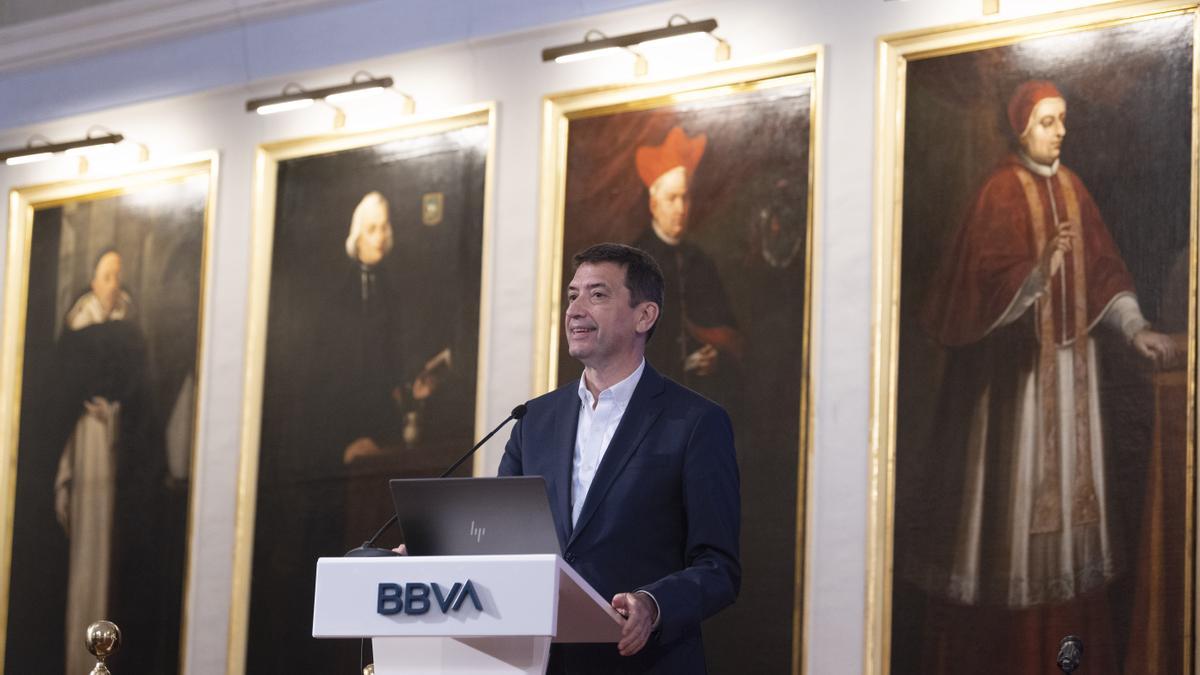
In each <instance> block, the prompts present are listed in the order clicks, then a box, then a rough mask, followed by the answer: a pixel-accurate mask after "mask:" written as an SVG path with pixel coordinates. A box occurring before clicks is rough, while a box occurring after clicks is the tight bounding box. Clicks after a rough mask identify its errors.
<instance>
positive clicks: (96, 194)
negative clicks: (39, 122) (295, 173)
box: [0, 153, 217, 673]
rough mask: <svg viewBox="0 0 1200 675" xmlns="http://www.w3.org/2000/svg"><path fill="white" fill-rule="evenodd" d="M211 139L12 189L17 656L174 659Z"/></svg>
mask: <svg viewBox="0 0 1200 675" xmlns="http://www.w3.org/2000/svg"><path fill="white" fill-rule="evenodd" d="M216 166H217V160H216V156H215V154H214V153H208V154H204V155H197V156H194V157H190V158H187V159H185V160H183V161H180V162H174V163H171V164H158V165H146V166H144V167H141V168H139V169H136V170H134V171H132V172H129V173H124V174H120V175H108V176H104V177H95V178H81V179H75V180H69V181H65V182H60V183H53V184H47V185H38V186H33V187H28V188H18V189H15V190H13V191H12V192H11V193H10V196H9V207H10V208H9V232H8V252H7V258H6V265H7V270H6V278H5V295H4V338H3V353H2V355H0V457H2V458H0V474H2V475H0V509H3V515H0V605H3V607H4V608H5V611H4V613H3V614H2V615H0V616H3V629H2V630H0V636H2V639H3V643H2V644H3V663H4V672H5V673H35V672H36V673H83V672H87V671H88V670H90V669H91V668H92V666H94V665H95V663H96V660H95V658H94V657H92V656H91V655H90V654H88V652H87V650H86V648H85V646H84V636H85V631H86V629H87V627H88V625H89V624H91V623H92V622H94V621H97V620H99V619H110V620H112V621H113V622H115V623H116V624H117V625H118V626H120V628H121V629H122V630H123V631H124V632H125V635H126V636H127V637H128V638H129V639H128V641H127V643H126V646H125V647H124V648H123V649H122V650H121V651H120V652H119V653H118V654H117V655H116V656H114V657H113V659H112V666H113V668H114V669H117V670H120V669H124V670H128V671H130V672H154V673H177V672H179V671H180V668H181V664H182V662H183V647H184V645H183V643H182V636H183V633H184V630H183V627H184V625H185V620H184V617H185V616H186V612H185V604H186V603H185V598H186V596H187V587H188V579H189V572H188V564H187V560H188V532H190V530H191V528H190V513H191V496H192V494H193V490H192V477H193V476H194V475H195V472H194V471H193V466H194V458H195V454H196V453H195V447H196V414H197V405H198V404H197V402H198V401H199V400H201V397H200V395H199V393H200V391H201V387H202V379H203V378H202V377H201V374H202V373H203V372H204V366H203V359H202V350H201V348H200V336H201V335H202V333H203V330H202V327H201V324H202V321H201V319H202V317H203V315H204V312H203V307H204V303H203V299H204V297H205V282H206V278H207V276H208V255H207V251H208V245H209V243H208V242H209V241H210V238H211V229H212V225H211V224H212V216H213V204H214V199H215V186H216V170H217V169H216Z"/></svg>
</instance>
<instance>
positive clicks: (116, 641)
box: [87, 619, 121, 675]
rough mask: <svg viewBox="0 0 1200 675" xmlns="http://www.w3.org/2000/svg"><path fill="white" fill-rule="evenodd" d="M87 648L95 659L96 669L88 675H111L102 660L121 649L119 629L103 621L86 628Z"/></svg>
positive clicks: (115, 625)
mask: <svg viewBox="0 0 1200 675" xmlns="http://www.w3.org/2000/svg"><path fill="white" fill-rule="evenodd" d="M87 648H88V651H89V652H91V653H92V656H95V657H96V667H95V668H92V672H91V673H89V675H112V673H111V672H110V671H109V670H108V666H106V665H104V660H105V659H107V658H108V657H110V656H112V655H113V654H114V653H116V651H117V650H118V649H120V648H121V629H120V628H117V624H115V623H113V622H111V621H104V620H103V619H102V620H100V621H97V622H96V623H93V624H92V625H90V626H88V628H87Z"/></svg>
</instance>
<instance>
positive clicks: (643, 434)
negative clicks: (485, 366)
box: [500, 363, 741, 673]
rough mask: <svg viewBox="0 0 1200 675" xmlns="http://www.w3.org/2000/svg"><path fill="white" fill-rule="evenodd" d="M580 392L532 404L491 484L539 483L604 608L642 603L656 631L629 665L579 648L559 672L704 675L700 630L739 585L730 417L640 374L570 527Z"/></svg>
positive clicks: (570, 559) (568, 551) (653, 375)
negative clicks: (653, 609) (637, 599)
mask: <svg viewBox="0 0 1200 675" xmlns="http://www.w3.org/2000/svg"><path fill="white" fill-rule="evenodd" d="M578 387H579V383H578V381H575V382H571V383H569V384H567V385H565V386H563V387H560V388H559V389H557V390H555V391H553V392H550V393H549V394H546V395H544V396H541V397H539V398H536V399H534V400H532V401H530V402H529V404H528V412H527V413H526V415H525V416H524V417H523V418H522V419H521V420H520V421H518V422H517V424H516V426H515V427H514V428H513V432H512V435H511V436H510V437H509V440H508V445H507V446H506V447H505V450H504V457H503V458H502V459H501V461H500V475H502V476H533V475H539V476H542V477H543V478H545V480H546V489H547V491H548V492H549V496H550V511H551V513H552V514H553V516H554V525H555V528H556V529H557V531H558V540H559V543H560V544H561V546H562V551H563V558H564V559H565V560H566V561H567V563H568V564H570V565H571V566H572V567H573V568H575V569H576V570H577V571H578V572H579V573H580V575H581V576H583V578H584V579H586V580H587V581H588V583H590V584H592V586H593V587H595V589H596V590H597V591H598V592H599V593H600V595H601V596H603V597H604V598H605V599H609V600H611V599H612V597H613V596H614V595H616V594H617V593H620V592H623V591H635V590H645V591H647V592H649V593H651V594H652V595H653V596H654V598H655V599H656V600H657V601H658V605H659V611H660V617H661V622H660V624H659V628H658V630H657V631H656V633H655V634H654V635H653V636H651V639H650V642H649V643H648V644H647V646H646V647H645V648H644V649H643V650H642V651H641V652H639V653H638V654H636V655H634V656H632V657H621V656H620V655H619V654H618V653H617V650H616V648H615V646H614V645H599V646H592V647H589V648H586V649H585V648H583V647H580V648H579V649H578V650H576V657H577V659H578V660H577V661H576V664H575V665H570V666H569V668H568V670H569V671H570V672H603V673H617V672H629V673H701V672H704V650H703V645H702V644H701V640H700V623H701V621H703V620H704V619H706V618H708V617H710V616H712V615H713V614H715V613H716V612H717V611H719V610H720V609H722V608H723V607H725V606H727V605H729V604H731V603H732V602H733V601H734V599H735V598H736V597H737V593H738V588H739V586H740V584H741V564H740V563H739V561H738V531H739V528H740V525H741V498H740V495H739V488H738V468H737V461H736V457H735V452H734V445H733V427H732V426H731V424H730V422H729V416H728V415H727V414H726V413H725V411H724V410H723V409H722V408H721V407H720V406H718V405H717V404H715V403H713V402H712V401H709V400H707V399H705V398H703V397H702V396H700V395H699V394H697V393H695V392H693V391H691V390H689V389H687V388H685V387H682V386H680V385H679V384H676V383H675V382H672V381H671V380H669V379H667V378H665V377H663V376H662V375H660V374H658V372H657V371H655V370H654V369H653V368H651V367H650V364H649V363H647V364H646V368H645V370H644V371H643V372H642V379H641V380H640V381H639V382H638V384H637V387H636V388H635V389H634V392H633V397H632V398H631V399H630V401H629V406H628V407H627V408H626V409H625V414H624V416H623V417H622V419H621V423H620V425H619V426H618V427H617V430H616V433H615V434H614V435H613V438H612V441H611V442H610V443H609V446H608V449H607V450H606V451H605V453H604V458H603V459H602V460H601V461H600V466H599V467H598V469H597V471H596V476H595V478H594V479H593V481H592V484H591V487H590V488H589V489H588V493H587V497H586V498H585V500H584V503H583V509H582V511H581V513H580V514H579V521H578V523H577V524H576V525H575V526H574V527H572V526H571V494H570V490H571V465H572V459H573V456H574V452H575V435H576V427H577V426H578V423H579V406H580V405H581V403H580V400H579V393H578ZM570 651H571V650H567V654H566V655H565V657H566V658H567V659H568V660H569V659H570ZM584 651H586V656H585V657H583V658H578V657H580V656H581V654H582V652H584Z"/></svg>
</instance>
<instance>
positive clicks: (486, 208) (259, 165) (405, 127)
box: [227, 102, 496, 675]
mask: <svg viewBox="0 0 1200 675" xmlns="http://www.w3.org/2000/svg"><path fill="white" fill-rule="evenodd" d="M468 132H470V133H472V134H474V136H472V138H473V139H475V138H476V137H478V139H477V140H478V145H479V146H480V147H482V157H481V158H480V159H481V161H482V165H483V166H482V172H481V175H480V176H478V178H479V179H480V184H479V194H478V195H472V196H471V197H470V199H472V200H476V201H472V202H471V208H473V209H477V210H478V212H479V218H480V221H479V223H478V227H479V229H480V231H479V241H478V242H477V245H478V250H479V256H480V258H479V265H478V271H477V273H478V274H479V279H478V283H479V291H478V292H477V293H476V294H475V297H474V298H471V299H467V300H465V302H466V303H467V304H476V306H477V307H478V321H477V324H476V325H474V326H470V327H467V330H468V331H469V332H470V333H471V337H472V339H474V340H477V346H476V349H475V353H473V354H471V355H470V356H469V358H466V361H467V362H468V363H472V362H473V363H474V364H475V366H474V369H473V372H472V373H470V375H469V380H470V382H469V384H470V386H472V387H473V388H474V395H473V397H472V400H471V404H472V405H473V406H474V414H473V418H472V419H471V424H470V425H469V426H468V427H467V430H468V431H469V433H470V434H472V436H474V435H476V434H477V433H478V430H479V429H480V428H482V425H483V424H484V421H483V419H484V416H485V414H486V405H485V404H486V386H485V385H486V381H485V373H486V372H487V356H488V354H489V349H488V344H489V340H490V338H489V323H490V316H491V310H490V307H491V292H492V291H491V287H490V278H491V265H492V262H491V249H492V237H493V235H492V194H493V193H492V186H493V181H494V179H493V172H494V163H493V156H494V149H495V135H496V106H495V104H494V103H490V102H488V103H481V104H475V105H470V106H464V107H462V108H458V109H454V110H450V111H447V112H445V113H442V114H436V115H421V116H413V117H411V118H408V119H406V120H405V121H403V122H402V123H400V124H398V125H396V126H392V127H388V128H384V129H376V130H369V131H354V132H337V133H332V134H325V135H320V136H313V137H306V138H299V139H293V140H285V141H279V142H274V143H268V144H264V145H261V146H259V148H258V150H257V152H256V155H255V183H254V185H255V188H254V194H253V223H254V230H253V241H252V268H251V295H250V303H249V310H248V328H247V343H246V345H247V346H246V366H245V368H246V370H245V385H244V387H245V388H244V395H245V399H244V401H245V402H244V412H243V426H242V436H241V439H242V441H241V447H242V456H241V463H240V467H239V474H238V501H237V517H236V536H235V553H234V575H233V593H232V602H231V620H230V628H229V645H230V647H229V654H228V661H227V672H228V673H230V674H231V675H234V674H240V673H243V672H246V665H247V656H248V644H247V643H248V636H249V632H250V620H251V616H250V614H251V576H252V572H253V570H252V567H253V561H254V546H255V525H256V508H257V506H256V505H257V499H258V496H259V495H258V485H259V471H260V442H261V437H262V433H263V431H262V428H263V402H264V391H265V387H264V385H265V383H266V370H267V364H268V360H267V359H268V353H267V351H268V350H267V348H268V338H269V331H268V327H269V326H268V322H269V317H270V315H269V305H270V301H271V297H272V296H271V293H272V289H271V284H272V279H273V277H272V274H273V270H272V266H273V255H275V253H273V249H275V248H276V246H277V241H276V237H277V230H276V206H277V203H276V202H277V194H278V192H277V190H278V187H277V176H278V175H279V170H280V167H281V165H284V164H286V163H287V162H289V161H291V160H305V159H312V158H320V157H322V156H325V157H332V156H336V155H337V154H339V153H342V154H345V153H349V152H356V151H366V150H369V149H371V148H373V147H378V148H386V147H389V146H388V144H393V145H402V144H404V143H419V142H421V141H423V140H424V139H429V138H435V137H440V136H445V135H452V134H456V133H468ZM413 153H414V154H413V156H418V155H420V154H421V153H422V151H421V150H420V149H417V150H416V151H413ZM397 158H398V159H399V160H400V161H399V162H397V163H402V162H403V161H404V160H405V159H406V157H404V156H400V155H397ZM408 158H409V159H411V157H408ZM472 175H474V174H472ZM412 187H413V189H415V190H417V192H415V193H414V194H415V197H414V199H413V205H411V206H413V208H412V209H411V210H412V212H413V213H412V214H407V212H405V213H406V215H404V216H403V217H404V219H405V224H399V223H400V215H399V214H398V212H397V208H396V207H394V206H393V207H391V209H390V211H391V219H392V221H393V222H394V223H397V225H395V226H393V227H394V228H398V227H408V224H407V221H408V220H413V221H414V222H415V225H412V227H414V228H421V229H422V230H423V231H425V232H432V231H435V230H437V229H438V228H440V227H443V225H442V223H443V218H444V219H445V220H447V221H453V220H454V219H460V220H461V219H462V218H463V217H464V216H462V215H461V214H460V213H458V212H452V211H453V210H454V209H458V211H459V212H461V211H462V208H461V206H460V203H461V202H462V201H463V200H462V199H461V197H462V195H461V194H459V195H458V196H459V197H460V199H459V200H458V203H454V202H453V200H452V199H450V198H449V197H451V196H454V195H453V194H452V193H447V195H446V196H445V197H444V196H443V194H442V193H443V192H444V190H445V188H438V189H437V190H436V191H435V190H432V189H428V186H425V187H422V186H416V185H414V186H412ZM453 187H455V189H457V190H458V191H459V192H460V193H461V191H462V186H461V185H457V186H453ZM362 189H363V190H366V189H373V190H381V191H385V192H386V191H387V189H388V188H386V187H384V186H378V185H374V184H373V185H372V187H370V188H362ZM431 197H436V200H433V199H431ZM364 199H365V198H364ZM433 201H436V209H434V210H433V211H431V209H430V207H429V204H430V203H431V202H433ZM384 203H385V207H384V208H385V212H386V210H387V209H388V207H387V206H386V201H385V202H384ZM351 205H352V203H351ZM431 212H433V215H434V216H436V217H433V218H431V217H430V213H431ZM409 215H411V216H412V217H411V218H410V217H409ZM333 218H335V222H338V223H339V224H338V225H337V228H338V229H339V230H340V229H341V228H342V227H344V226H343V225H341V222H342V221H347V222H349V220H350V213H349V212H348V211H347V212H346V213H345V214H341V213H340V212H339V214H338V215H337V216H333ZM356 219H357V215H356ZM341 231H342V233H343V234H342V235H341V236H342V237H345V234H344V230H341ZM396 236H397V238H398V240H399V238H400V237H401V235H400V234H397V235H396ZM339 242H340V240H339ZM342 255H343V256H344V255H345V253H343V254H342ZM385 255H386V251H385ZM364 283H365V282H364ZM430 302H432V301H430ZM309 318H310V319H312V317H309ZM439 356H440V355H439ZM455 359H457V360H463V357H462V356H461V355H456V356H455ZM433 361H439V363H441V364H442V365H444V366H445V367H447V368H449V365H448V363H449V360H448V359H441V360H439V359H433V360H431V363H433ZM456 362H457V361H456ZM466 447H469V443H468V445H466V446H464V447H463V448H459V449H458V452H461V451H462V450H464V449H465V448H466ZM479 461H481V460H480V458H479V457H476V464H475V465H474V467H475V468H474V470H473V472H472V473H474V472H476V471H478V466H479V465H478V462H479ZM445 464H447V465H448V464H449V462H448V461H447V462H445ZM378 489H379V494H380V495H383V496H386V484H385V483H384V482H383V481H380V482H379V486H378ZM382 520H383V519H382V518H381V519H380V522H382ZM370 534H371V532H368V531H363V532H361V533H358V536H360V537H363V538H365V537H367V536H370ZM315 562H316V561H315V560H313V561H312V563H313V564H314V565H315ZM309 595H311V593H309ZM297 618H299V619H301V620H302V621H303V617H294V616H292V617H288V619H287V620H288V621H293V622H294V621H296V620H297ZM356 649H357V648H356Z"/></svg>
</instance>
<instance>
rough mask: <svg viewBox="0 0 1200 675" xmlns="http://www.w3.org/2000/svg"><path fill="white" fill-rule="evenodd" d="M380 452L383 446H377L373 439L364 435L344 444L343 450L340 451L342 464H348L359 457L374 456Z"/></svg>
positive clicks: (380, 453)
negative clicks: (348, 443)
mask: <svg viewBox="0 0 1200 675" xmlns="http://www.w3.org/2000/svg"><path fill="white" fill-rule="evenodd" d="M382 454H383V448H381V447H379V444H378V443H376V442H375V441H374V440H372V439H370V438H367V437H366V436H364V437H362V438H359V439H356V440H355V441H354V442H353V443H351V444H350V445H347V446H346V450H345V452H343V453H342V464H350V463H351V462H353V461H354V460H356V459H358V458H360V457H374V456H376V455H382Z"/></svg>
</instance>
